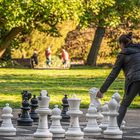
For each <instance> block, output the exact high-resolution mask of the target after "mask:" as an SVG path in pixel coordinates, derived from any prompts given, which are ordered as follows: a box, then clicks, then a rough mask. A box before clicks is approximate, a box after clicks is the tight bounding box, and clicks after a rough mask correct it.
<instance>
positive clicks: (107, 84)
mask: <svg viewBox="0 0 140 140" xmlns="http://www.w3.org/2000/svg"><path fill="white" fill-rule="evenodd" d="M123 61H124V55H123V54H119V55H118V56H117V60H116V62H115V64H114V66H113V69H112V71H111V73H110V74H109V76H108V77H107V79H106V80H105V82H104V84H103V85H102V86H101V88H100V92H101V93H104V92H106V91H107V90H108V88H109V87H110V85H111V84H112V83H113V81H114V80H115V79H116V77H117V76H118V74H119V73H120V71H121V68H122V65H123Z"/></svg>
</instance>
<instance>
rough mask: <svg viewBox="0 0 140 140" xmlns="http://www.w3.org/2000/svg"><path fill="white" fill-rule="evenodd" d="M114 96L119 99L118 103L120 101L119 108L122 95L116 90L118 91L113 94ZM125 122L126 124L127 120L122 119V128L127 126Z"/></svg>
mask: <svg viewBox="0 0 140 140" xmlns="http://www.w3.org/2000/svg"><path fill="white" fill-rule="evenodd" d="M112 97H114V99H115V100H116V101H117V103H118V108H117V110H119V108H120V101H121V96H120V94H119V92H118V91H116V92H115V93H114V94H113V96H112ZM125 124H126V122H125V121H124V120H123V121H122V125H121V128H122V129H124V128H125Z"/></svg>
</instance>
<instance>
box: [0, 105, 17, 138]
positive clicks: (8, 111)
mask: <svg viewBox="0 0 140 140" xmlns="http://www.w3.org/2000/svg"><path fill="white" fill-rule="evenodd" d="M12 117H13V115H12V108H11V107H9V104H6V106H5V107H4V108H3V110H2V120H3V121H2V125H1V127H0V135H7V136H10V135H16V128H14V126H13V124H12V121H11V118H12Z"/></svg>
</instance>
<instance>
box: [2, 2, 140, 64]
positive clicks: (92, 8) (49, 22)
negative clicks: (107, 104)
mask: <svg viewBox="0 0 140 140" xmlns="http://www.w3.org/2000/svg"><path fill="white" fill-rule="evenodd" d="M139 7H140V1H139V0H133V1H132V0H106V1H104V0H98V1H97V0H59V1H58V0H53V1H52V0H26V1H25V0H13V1H6V0H0V57H1V58H3V57H5V56H7V54H8V55H9V54H10V53H11V49H12V50H13V49H16V48H17V50H20V51H21V52H22V51H23V50H24V51H26V49H27V48H28V49H27V50H29V48H30V49H31V48H32V46H33V48H34V47H36V46H37V45H35V44H36V43H37V42H38V43H39V40H36V41H35V38H36V37H33V34H34V32H35V31H36V33H37V32H38V33H37V34H38V35H39V32H42V33H40V34H41V35H42V36H41V37H40V38H42V40H40V42H43V44H44V46H45V47H47V46H48V45H50V44H51V43H52V44H51V45H52V46H53V49H54V52H56V53H59V50H60V49H61V47H64V48H67V49H68V50H69V51H70V53H71V54H70V56H71V57H74V56H73V55H74V52H75V54H78V53H79V54H78V55H79V57H82V59H84V60H85V62H86V64H88V65H96V62H97V55H98V54H99V50H100V47H101V44H102V42H103V38H104V37H105V38H107V39H106V42H107V43H109V46H111V47H112V46H113V47H112V48H111V51H110V53H109V55H110V54H111V53H112V55H113V54H114V53H115V52H116V50H117V49H116V48H117V44H116V43H115V42H116V38H117V37H118V36H119V35H120V34H121V33H122V32H126V31H134V33H135V34H134V36H135V37H136V38H139V29H140V27H139V26H140V22H139V21H140V8H139ZM63 28H67V30H65V31H64V30H63ZM62 30H63V31H62ZM33 38H34V40H33ZM58 38H59V39H58ZM51 39H52V40H53V41H51V43H50V44H49V41H50V40H51ZM58 40H59V41H60V42H61V43H60V42H59V43H58ZM47 41H48V44H47V43H46V42H47ZM55 41H56V42H55ZM33 42H35V43H33ZM58 44H59V45H58ZM60 44H61V46H60ZM38 46H40V45H39V44H38ZM57 46H59V48H58V47H57ZM103 46H104V45H103ZM43 48H44V47H42V50H41V51H40V53H41V52H42V54H43V50H44V49H43ZM31 50H32V49H31ZM72 50H73V51H72ZM76 51H77V52H76ZM72 52H73V53H72ZM103 53H104V52H102V53H100V55H103ZM14 54H15V53H14ZM78 55H76V56H78ZM9 56H10V55H9ZM26 56H29V55H28V52H27V54H26Z"/></svg>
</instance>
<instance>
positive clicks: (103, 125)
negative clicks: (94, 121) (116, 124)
mask: <svg viewBox="0 0 140 140" xmlns="http://www.w3.org/2000/svg"><path fill="white" fill-rule="evenodd" d="M108 113H109V108H108V102H105V104H104V105H103V107H102V114H103V116H104V118H103V120H102V122H101V124H100V126H99V127H100V128H102V130H105V129H106V128H107V126H108V123H109V117H108Z"/></svg>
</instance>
